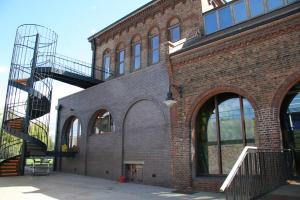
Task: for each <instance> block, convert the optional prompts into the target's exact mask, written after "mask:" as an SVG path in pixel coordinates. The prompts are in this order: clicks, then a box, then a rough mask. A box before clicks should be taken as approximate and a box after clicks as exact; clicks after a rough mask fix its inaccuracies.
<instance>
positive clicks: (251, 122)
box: [243, 99, 255, 146]
mask: <svg viewBox="0 0 300 200" xmlns="http://www.w3.org/2000/svg"><path fill="white" fill-rule="evenodd" d="M243 104H244V115H245V129H246V139H247V145H251V146H252V145H255V137H254V131H255V114H254V110H253V108H252V106H251V104H250V102H249V101H248V100H247V99H243Z"/></svg>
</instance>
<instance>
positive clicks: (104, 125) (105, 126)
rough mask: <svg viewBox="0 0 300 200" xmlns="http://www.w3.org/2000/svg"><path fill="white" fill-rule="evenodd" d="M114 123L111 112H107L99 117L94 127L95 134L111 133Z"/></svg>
mask: <svg viewBox="0 0 300 200" xmlns="http://www.w3.org/2000/svg"><path fill="white" fill-rule="evenodd" d="M112 127H113V121H112V118H111V115H110V113H109V112H105V113H104V114H101V115H99V116H98V117H97V119H96V121H95V125H94V131H95V134H103V133H106V132H111V131H112Z"/></svg>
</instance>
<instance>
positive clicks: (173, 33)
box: [170, 25, 180, 42]
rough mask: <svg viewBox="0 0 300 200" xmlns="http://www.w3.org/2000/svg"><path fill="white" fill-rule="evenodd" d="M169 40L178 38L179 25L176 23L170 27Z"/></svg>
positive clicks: (172, 40)
mask: <svg viewBox="0 0 300 200" xmlns="http://www.w3.org/2000/svg"><path fill="white" fill-rule="evenodd" d="M170 37H171V38H170V39H171V42H177V41H179V40H180V26H179V25H176V26H173V27H171V28H170Z"/></svg>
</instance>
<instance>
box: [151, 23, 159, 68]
mask: <svg viewBox="0 0 300 200" xmlns="http://www.w3.org/2000/svg"><path fill="white" fill-rule="evenodd" d="M149 39H150V64H157V63H158V62H159V31H158V29H157V28H155V29H153V30H152V31H151V32H150V38H149Z"/></svg>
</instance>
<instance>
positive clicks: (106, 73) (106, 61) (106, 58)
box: [102, 50, 111, 80]
mask: <svg viewBox="0 0 300 200" xmlns="http://www.w3.org/2000/svg"><path fill="white" fill-rule="evenodd" d="M102 70H103V71H102V73H103V79H104V80H107V79H109V77H110V74H111V73H110V52H109V51H108V50H107V51H105V53H104V54H103V69H102Z"/></svg>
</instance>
